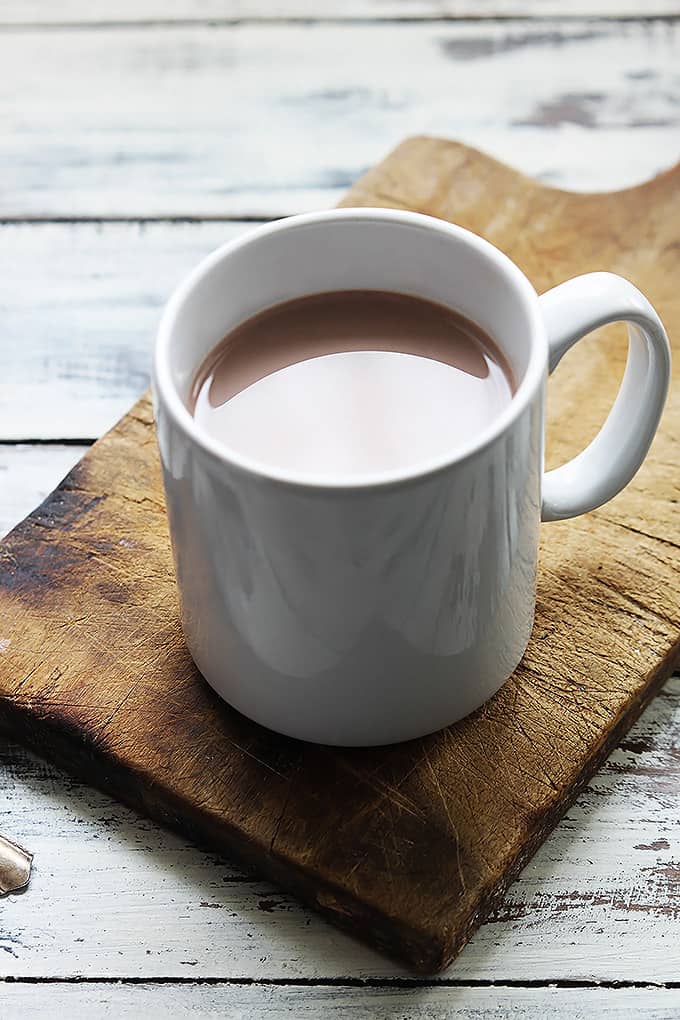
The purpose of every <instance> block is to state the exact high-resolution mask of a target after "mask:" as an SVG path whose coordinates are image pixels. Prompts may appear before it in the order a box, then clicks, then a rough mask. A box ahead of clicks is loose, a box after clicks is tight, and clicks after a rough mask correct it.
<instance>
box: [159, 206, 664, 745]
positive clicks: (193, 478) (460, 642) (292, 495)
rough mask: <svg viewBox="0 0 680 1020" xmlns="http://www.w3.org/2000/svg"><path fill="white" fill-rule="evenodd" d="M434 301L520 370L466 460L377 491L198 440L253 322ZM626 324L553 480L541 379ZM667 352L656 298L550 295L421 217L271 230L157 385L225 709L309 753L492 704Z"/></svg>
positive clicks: (588, 288) (431, 724)
mask: <svg viewBox="0 0 680 1020" xmlns="http://www.w3.org/2000/svg"><path fill="white" fill-rule="evenodd" d="M347 289H376V290H389V291H397V292H401V293H405V294H415V295H418V296H420V297H423V298H427V299H430V300H432V301H437V302H439V303H441V304H443V305H447V306H449V307H451V308H453V309H454V310H456V311H458V312H460V313H462V314H463V315H464V316H466V317H467V318H469V319H472V320H473V321H474V322H476V323H478V325H479V326H481V328H482V329H483V330H485V331H486V332H487V333H489V334H490V335H491V336H492V337H493V338H494V340H495V342H496V343H497V344H498V345H499V347H500V348H501V349H502V350H503V352H504V353H505V355H506V357H507V359H508V361H509V363H510V365H511V367H512V370H513V373H514V376H515V379H516V380H517V384H518V385H517V390H516V393H515V395H514V397H513V399H512V401H511V402H510V404H509V406H508V407H507V408H506V409H504V410H503V411H501V412H500V413H499V415H498V416H497V417H496V418H495V419H494V420H493V421H492V422H491V424H490V425H489V426H488V427H487V428H485V429H484V430H483V431H481V432H480V433H479V435H477V436H476V437H475V440H474V442H472V443H471V444H470V445H469V447H468V448H467V449H463V450H462V451H457V452H456V454H455V456H453V455H452V456H451V457H449V458H443V459H442V458H438V459H433V460H432V461H431V462H428V463H423V464H422V465H419V466H418V468H417V469H409V470H405V471H401V472H398V471H390V472H385V473H382V474H376V475H375V476H373V477H368V478H364V477H363V476H362V479H361V480H360V481H358V482H357V481H356V480H355V481H352V479H350V478H343V477H340V476H339V477H337V478H333V477H331V478H330V479H327V478H326V476H324V479H323V480H322V481H321V480H316V479H315V478H314V477H309V476H301V475H294V474H288V473H285V472H283V471H277V470H274V469H272V468H270V467H266V466H263V465H261V464H258V463H254V462H252V461H251V460H249V459H248V458H247V457H244V456H242V455H239V453H238V452H237V451H236V450H231V449H229V448H227V447H226V446H224V445H222V444H220V443H219V442H217V441H216V440H214V439H213V438H212V437H211V436H209V435H208V434H207V433H205V432H203V431H202V430H201V429H199V428H198V427H197V425H196V423H195V421H194V420H193V418H192V416H191V414H190V413H189V411H188V410H187V406H186V401H187V396H188V393H189V390H190V387H191V384H192V381H193V378H194V376H195V373H196V371H197V369H198V367H199V365H200V364H201V362H202V361H203V358H204V357H205V355H206V354H207V353H208V351H209V350H210V349H212V348H213V347H214V346H215V345H216V344H217V343H218V342H219V341H220V340H221V339H222V337H224V335H225V334H226V333H227V332H228V331H229V330H231V329H233V328H234V327H235V326H236V325H237V324H239V323H240V322H242V321H243V320H244V319H246V318H248V317H249V316H251V315H254V314H255V313H256V312H259V311H261V310H262V309H264V308H267V307H270V306H272V305H274V304H277V303H279V302H281V301H285V300H288V299H290V298H295V297H301V296H303V295H306V294H313V293H319V292H323V291H332V290H347ZM617 320H625V321H626V322H628V324H629V352H628V362H627V367H626V371H625V375H624V379H623V382H622V385H621V388H620V391H619V394H618V397H617V399H616V401H615V403H614V406H613V408H612V410H611V412H610V414H609V417H608V418H607V420H606V422H605V424H604V426H603V428H602V430H601V431H600V433H599V434H598V435H597V436H596V438H595V439H594V440H593V442H592V443H591V444H590V445H589V446H588V447H587V449H585V450H584V451H583V452H582V453H581V454H579V455H578V456H577V457H575V458H574V459H573V460H571V461H570V462H569V463H567V464H565V465H564V466H562V467H560V468H558V469H556V470H554V471H549V472H547V473H544V469H543V442H544V428H545V425H544V401H545V391H546V379H547V376H548V373H549V372H551V371H552V370H553V369H554V368H555V366H556V365H557V364H558V362H559V360H560V358H561V357H562V355H563V354H564V353H565V352H566V351H567V350H568V349H569V348H570V347H571V346H572V345H573V344H574V343H575V342H576V341H577V340H579V339H580V338H581V337H582V336H584V335H585V334H586V333H588V332H590V331H591V330H592V329H594V328H596V327H597V326H601V325H604V324H605V323H609V322H613V321H617ZM669 374H670V349H669V345H668V340H667V337H666V334H665V332H664V329H663V326H662V324H661V322H660V321H659V318H658V316H657V315H656V313H655V311H654V309H653V308H652V307H651V305H650V304H649V302H648V301H647V300H646V298H645V297H644V296H643V295H642V294H641V293H640V292H639V291H638V290H636V288H635V287H633V286H632V285H631V284H630V283H628V282H627V281H626V280H624V279H622V278H621V277H617V276H613V275H611V274H609V273H594V274H590V275H587V276H581V277H578V278H576V279H573V280H570V281H569V282H567V283H564V284H562V285H560V286H558V287H556V288H555V289H553V290H551V291H549V292H548V293H546V294H544V295H542V296H541V297H540V298H539V297H538V296H537V295H536V292H535V291H534V289H533V287H532V286H531V284H530V283H529V281H528V280H527V279H526V277H525V276H524V275H523V274H522V272H521V271H520V270H519V269H518V268H517V266H515V265H514V263H513V262H511V260H510V259H509V258H507V257H506V256H505V255H503V254H502V253H501V252H500V251H498V250H497V249H496V248H494V247H493V246H492V245H491V244H489V243H488V242H486V241H484V240H482V239H481V238H479V237H477V236H476V235H475V234H472V233H470V232H468V231H466V230H464V229H462V228H461V227H457V226H452V225H451V224H448V223H445V222H443V221H441V220H436V219H433V218H430V217H427V216H422V215H419V214H416V213H410V212H403V211H396V210H388V209H342V210H332V211H329V212H320V213H312V214H308V215H303V216H297V217H291V218H290V219H286V220H282V221H278V222H275V223H272V224H268V225H266V226H263V227H261V228H259V229H257V230H254V231H253V232H251V233H250V234H248V235H247V236H246V237H244V238H242V239H239V240H237V241H235V242H233V243H231V244H227V245H225V246H224V247H222V248H219V249H218V250H217V251H216V252H214V253H213V254H212V255H210V256H208V257H207V258H206V259H204V260H203V261H202V262H201V263H200V265H199V266H198V267H197V268H196V269H195V270H194V271H193V272H192V273H191V274H190V276H189V277H188V278H187V279H186V280H185V282H184V283H182V284H181V286H180V287H179V289H178V290H177V291H176V292H175V294H174V295H173V297H172V298H171V300H170V302H169V304H168V305H167V308H166V310H165V313H164V315H163V318H162V322H161V325H160V329H159V333H158V338H157V342H156V349H155V357H154V370H153V390H154V403H155V410H156V420H157V426H158V441H159V447H160V453H161V460H162V465H163V477H164V483H165V492H166V497H167V507H168V514H169V521H170V532H171V538H172V547H173V554H174V560H175V568H176V573H177V580H178V585H179V592H180V602H181V610H182V624H183V628H184V634H185V637H186V641H187V644H188V647H189V650H190V652H191V654H192V656H193V658H194V660H195V662H196V664H197V666H198V668H199V669H200V671H201V673H202V674H203V676H204V677H205V679H206V680H207V681H208V683H209V684H210V685H211V686H212V687H213V688H214V689H215V691H217V693H218V694H220V695H221V696H222V697H223V698H224V699H225V700H226V701H227V702H228V703H229V704H231V705H233V706H234V707H235V708H237V709H238V710H239V711H240V712H242V713H243V714H244V715H246V716H248V717H250V718H251V719H254V720H256V721H257V722H259V723H262V724H263V725H264V726H267V727H269V728H270V729H273V730H276V731H279V732H281V733H284V734H287V735H289V736H293V737H299V738H301V739H303V740H310V741H315V742H319V743H326V744H336V745H375V744H385V743H392V742H395V741H401V740H407V739H410V738H413V737H419V736H424V735H425V734H427V733H431V732H433V731H435V730H437V729H440V728H441V727H443V726H447V725H449V724H450V723H453V722H455V721H456V720H458V719H460V718H461V717H463V716H465V715H467V714H468V713H469V712H472V711H473V710H474V709H476V708H478V707H479V706H480V705H481V704H482V703H483V702H484V701H486V700H487V699H488V698H489V697H491V695H492V694H494V693H495V691H497V690H498V688H499V687H500V686H501V685H502V684H503V682H504V681H505V680H506V678H507V677H509V676H510V674H511V673H512V672H513V670H514V669H515V667H516V666H517V664H518V663H519V661H520V659H521V658H522V655H523V653H524V651H525V649H526V646H527V643H528V640H529V635H530V633H531V627H532V623H533V616H534V609H535V580H536V559H537V550H538V531H539V524H540V521H541V519H543V520H545V521H554V520H560V519H562V518H566V517H572V516H575V515H577V514H581V513H585V512H587V511H589V510H592V509H593V508H595V507H597V506H600V505H601V504H602V503H604V502H605V501H606V500H608V499H611V497H612V496H614V495H615V494H616V493H617V492H618V491H619V490H620V489H621V488H622V487H623V486H624V485H626V484H627V483H628V482H629V481H630V479H631V478H632V477H633V475H634V474H635V472H636V471H637V469H638V467H639V466H640V464H641V463H642V460H643V458H644V456H645V454H646V452H647V450H648V448H649V445H650V443H651V441H652V438H653V436H654V433H655V431H656V428H657V425H658V422H659V418H660V415H661V412H662V409H663V405H664V401H665V397H666V393H667V389H668V382H669Z"/></svg>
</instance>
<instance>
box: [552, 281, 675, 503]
mask: <svg viewBox="0 0 680 1020" xmlns="http://www.w3.org/2000/svg"><path fill="white" fill-rule="evenodd" d="M539 303H540V306H541V312H542V313H543V318H544V320H545V324H546V329H547V333H548V350H549V362H548V371H549V372H551V373H552V372H553V371H554V369H555V368H556V367H557V365H558V364H559V362H560V360H561V359H562V357H563V356H564V355H565V354H566V352H567V351H568V350H569V348H570V347H573V345H574V344H575V343H576V342H577V341H578V340H581V339H582V338H583V337H584V336H585V335H586V334H587V333H590V332H591V330H593V329H597V328H598V326H605V325H607V323H610V322H620V321H624V322H627V323H628V361H627V363H626V371H625V373H624V376H623V380H622V382H621V388H620V389H619V392H618V394H617V397H616V400H615V401H614V406H613V407H612V409H611V411H610V412H609V416H608V418H607V420H606V421H605V423H604V425H603V426H602V428H601V429H600V431H599V432H598V434H597V435H596V436H595V438H594V439H593V441H592V442H591V443H590V445H589V446H587V447H586V448H585V450H583V451H582V452H581V453H579V454H578V455H577V456H576V457H574V459H573V460H570V461H568V462H567V463H566V464H563V465H562V466H561V467H558V468H555V470H554V471H548V472H546V473H545V474H544V476H543V503H542V510H541V519H542V520H544V521H561V520H564V519H565V518H567V517H576V516H577V515H578V514H584V513H587V512H588V511H589V510H594V509H595V508H596V507H598V506H601V505H602V504H603V503H606V502H607V500H609V499H611V498H612V497H613V496H615V495H616V493H617V492H620V490H621V489H623V487H624V486H626V485H628V482H629V481H630V480H631V478H632V477H633V475H634V474H635V472H636V471H637V470H638V468H639V467H640V465H641V464H642V461H643V460H644V459H645V456H646V454H647V451H648V450H649V447H650V445H651V442H652V439H653V438H654V433H655V432H656V429H657V426H658V424H659V419H660V418H661V412H662V410H663V406H664V403H665V400H666V395H667V393H668V385H669V381H670V371H671V350H670V345H669V343H668V337H667V336H666V331H665V330H664V328H663V326H662V324H661V320H660V319H659V316H658V315H657V314H656V312H655V311H654V309H653V308H652V306H651V305H650V303H649V301H648V300H647V298H646V297H645V296H644V295H643V294H641V293H640V291H639V290H638V289H637V288H636V287H634V286H633V285H632V283H629V282H628V281H627V280H624V279H623V277H621V276H615V275H614V274H613V273H588V274H587V275H585V276H577V277H575V278H574V279H573V280H568V281H567V282H566V283H561V284H560V285H559V286H558V287H554V288H553V289H552V290H549V291H547V292H546V293H545V294H543V295H541V297H540V298H539Z"/></svg>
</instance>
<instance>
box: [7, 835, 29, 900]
mask: <svg viewBox="0 0 680 1020" xmlns="http://www.w3.org/2000/svg"><path fill="white" fill-rule="evenodd" d="M32 861H33V854H31V853H29V852H28V850H25V849H24V848H23V847H22V846H19V844H18V843H14V842H13V841H12V840H11V839H8V838H7V837H6V836H0V895H5V894H6V893H11V892H17V891H18V890H19V889H23V888H24V887H25V886H27V885H28V880H29V878H30V877H31V862H32Z"/></svg>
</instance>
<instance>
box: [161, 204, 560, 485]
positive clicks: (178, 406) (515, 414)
mask: <svg viewBox="0 0 680 1020" xmlns="http://www.w3.org/2000/svg"><path fill="white" fill-rule="evenodd" d="M352 220H354V221H356V222H364V223H365V222H371V221H373V222H376V223H379V222H391V223H397V224H399V223H401V224H404V225H410V226H420V227H422V228H425V229H427V230H432V231H435V232H438V233H440V234H443V235H444V236H448V237H450V238H456V239H457V240H458V241H463V242H464V243H465V244H467V245H468V246H470V247H471V248H476V249H477V251H479V252H480V253H481V254H483V255H485V256H486V257H488V258H491V259H493V260H494V261H495V262H496V264H497V266H498V267H499V268H500V269H501V270H502V271H503V272H504V274H505V275H506V276H507V277H508V278H509V280H510V282H511V284H512V285H513V288H514V290H515V293H516V296H517V298H518V299H519V300H520V301H521V302H522V303H523V304H524V307H525V310H526V313H527V317H528V320H529V322H530V354H529V361H528V364H527V367H526V370H525V372H524V375H523V378H522V381H521V382H520V384H519V386H518V387H517V390H516V391H515V393H514V394H513V396H512V399H511V400H510V402H509V404H508V405H507V407H505V408H503V410H502V411H501V412H500V414H498V415H497V416H496V417H495V418H494V419H493V421H492V422H490V424H489V425H488V426H487V427H486V428H484V429H482V430H481V431H480V432H479V434H478V435H476V436H475V437H474V439H473V440H471V441H470V442H469V443H468V444H467V445H466V446H464V447H463V448H462V449H458V450H456V451H455V452H452V453H450V454H444V455H439V456H437V457H432V458H430V459H429V460H425V461H422V462H421V463H419V464H417V465H415V466H411V467H408V468H402V469H390V470H388V471H380V472H374V473H372V474H367V475H362V476H361V477H360V478H355V477H353V476H351V475H342V474H338V475H337V476H333V475H330V476H324V477H323V478H319V477H316V476H315V475H314V474H313V473H310V472H296V471H286V470H284V469H279V468H276V467H274V466H273V465H269V464H266V463H264V462H260V461H258V460H256V459H255V458H253V457H249V456H247V455H245V454H241V453H239V452H238V451H237V450H232V449H231V448H229V447H227V446H226V445H224V444H222V443H221V442H219V440H216V439H214V438H213V437H212V436H210V435H209V433H207V432H205V431H204V430H203V429H201V428H200V427H199V426H198V425H197V424H196V421H195V419H194V417H193V415H192V414H191V412H190V411H189V409H188V408H187V407H186V405H185V403H184V401H183V400H182V398H181V397H180V395H179V393H178V392H177V389H176V387H175V385H174V382H173V380H172V375H171V370H170V353H169V347H170V341H171V339H172V336H173V333H174V329H175V324H176V320H177V317H178V315H179V313H180V311H181V309H182V306H183V305H184V303H185V302H186V301H187V299H188V298H189V296H190V295H191V293H192V291H193V290H194V288H195V287H196V285H197V284H198V283H199V282H200V281H201V280H202V279H203V278H204V277H205V276H206V275H207V274H208V273H210V272H211V271H212V270H213V269H214V268H215V267H216V266H217V265H219V264H220V263H221V262H223V261H225V260H226V259H228V258H230V257H232V256H233V255H235V254H237V253H238V252H239V251H240V250H241V249H242V248H245V247H247V246H248V245H249V244H253V243H256V242H258V241H260V240H261V239H262V238H263V237H267V236H269V235H270V234H275V233H279V232H282V231H285V230H294V229H296V228H298V227H305V226H307V225H315V224H318V223H323V222H336V221H349V222H351V221H352ZM494 340H495V342H496V343H499V341H498V340H497V339H496V338H495V337H494ZM499 346H500V343H499ZM501 349H502V347H501ZM547 364H548V341H547V335H546V329H545V324H544V322H543V317H542V315H541V313H540V308H539V303H538V295H537V293H536V291H535V290H534V288H533V286H532V285H531V283H530V282H529V280H528V279H527V277H526V276H525V275H524V273H523V272H522V270H521V269H520V268H519V267H518V266H517V265H515V263H514V262H513V261H512V259H511V258H509V256H507V255H505V254H504V253H503V252H502V251H500V249H498V248H496V247H495V245H493V244H491V242H490V241H487V240H485V239H484V238H482V237H479V236H478V235H477V234H474V233H472V231H470V230H467V229H466V228H465V227H460V226H458V225H457V224H453V223H449V222H447V221H446V220H440V219H438V218H436V217H434V216H427V215H424V214H423V213H415V212H410V211H408V210H402V209H383V208H379V207H377V208H373V207H363V208H347V209H327V210H322V211H318V212H311V213H302V214H300V215H296V216H288V217H285V218H283V219H278V220H273V221H271V222H270V223H265V224H262V226H260V227H256V228H255V229H253V230H249V231H247V232H246V233H245V234H244V235H243V236H241V237H237V238H235V239H234V240H232V241H227V242H226V243H225V244H223V245H220V247H219V248H217V249H215V251H213V252H211V253H210V254H208V255H207V256H205V257H204V258H203V259H201V261H200V262H199V263H198V264H197V265H196V266H194V268H193V269H192V270H191V271H190V272H189V273H188V274H187V275H186V276H185V277H184V279H183V280H182V281H181V282H180V284H179V285H178V286H177V287H176V288H175V290H174V291H173V293H172V295H171V296H170V298H169V300H168V302H167V304H166V305H165V308H164V309H163V313H162V316H161V320H160V323H159V326H158V331H157V334H156V341H155V345H154V353H153V363H152V389H153V391H154V394H155V397H156V399H157V401H158V404H159V405H162V407H163V410H164V412H166V413H168V414H169V415H170V417H171V418H172V420H173V423H174V425H175V426H176V427H177V428H179V429H180V430H181V431H182V432H183V433H184V434H185V436H186V437H187V438H188V439H189V440H190V441H191V442H193V443H195V444H196V445H197V446H198V447H200V448H201V449H202V450H203V451H204V452H205V453H207V454H208V455H209V456H210V457H211V458H212V459H213V460H216V461H217V462H218V463H219V464H220V465H222V466H226V467H228V468H231V469H237V470H239V471H240V472H243V473H245V474H247V475H250V476H251V477H254V478H257V479H261V480H266V481H270V482H277V483H279V484H282V485H286V486H290V487H294V488H302V489H307V490H309V489H316V490H319V491H321V492H323V491H338V490H344V491H359V490H362V489H375V488H383V487H389V486H399V485H402V484H405V483H409V482H414V481H419V480H421V479H423V478H425V477H429V476H431V475H435V474H438V473H440V472H441V471H445V470H446V469H448V468H451V467H453V466H454V465H457V464H460V463H462V462H463V461H466V460H469V459H470V458H472V457H474V456H475V455H477V454H479V453H481V452H482V451H483V450H484V449H486V448H487V447H488V446H490V445H491V444H492V443H494V442H495V441H496V440H497V439H498V438H499V437H500V436H501V435H503V433H504V432H506V431H507V430H508V429H509V428H510V427H511V426H512V425H513V424H514V423H515V422H516V421H517V419H518V418H519V417H520V416H521V415H522V413H523V412H524V410H525V409H526V407H527V406H528V405H529V403H530V402H531V400H532V399H533V397H534V396H535V394H536V392H537V390H538V388H539V387H540V385H541V383H542V380H543V378H544V376H545V373H546V370H547Z"/></svg>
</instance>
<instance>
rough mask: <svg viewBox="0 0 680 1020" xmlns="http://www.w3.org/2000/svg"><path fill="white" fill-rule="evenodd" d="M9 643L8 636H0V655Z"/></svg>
mask: <svg viewBox="0 0 680 1020" xmlns="http://www.w3.org/2000/svg"><path fill="white" fill-rule="evenodd" d="M11 644H12V642H11V640H10V639H9V638H8V637H0V655H4V654H5V652H6V651H7V650H8V648H9V646H10V645H11Z"/></svg>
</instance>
